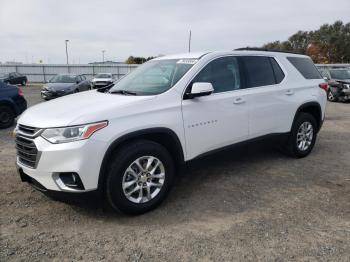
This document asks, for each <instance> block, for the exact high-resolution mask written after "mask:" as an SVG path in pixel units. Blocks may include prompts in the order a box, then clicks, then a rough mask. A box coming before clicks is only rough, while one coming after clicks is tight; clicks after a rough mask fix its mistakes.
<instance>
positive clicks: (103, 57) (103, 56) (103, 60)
mask: <svg viewBox="0 0 350 262" xmlns="http://www.w3.org/2000/svg"><path fill="white" fill-rule="evenodd" d="M105 52H106V50H102V63H104V62H105Z"/></svg>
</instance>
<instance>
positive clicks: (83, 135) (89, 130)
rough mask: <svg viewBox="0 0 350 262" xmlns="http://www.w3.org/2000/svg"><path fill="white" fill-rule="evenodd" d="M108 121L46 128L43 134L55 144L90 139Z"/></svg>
mask: <svg viewBox="0 0 350 262" xmlns="http://www.w3.org/2000/svg"><path fill="white" fill-rule="evenodd" d="M107 125H108V122H107V121H103V122H98V123H93V124H86V125H80V126H70V127H58V128H48V129H45V130H44V131H43V132H42V133H41V136H42V137H43V138H45V139H46V140H47V141H49V142H51V143H53V144H60V143H67V142H73V141H78V140H83V139H88V138H89V137H90V136H92V134H93V133H95V132H96V131H98V130H100V129H102V128H104V127H106V126H107Z"/></svg>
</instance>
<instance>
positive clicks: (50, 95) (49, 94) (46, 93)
mask: <svg viewBox="0 0 350 262" xmlns="http://www.w3.org/2000/svg"><path fill="white" fill-rule="evenodd" d="M72 93H73V92H66V91H56V92H55V91H51V90H41V97H42V98H43V99H45V100H50V99H54V98H57V97H61V96H65V95H69V94H72Z"/></svg>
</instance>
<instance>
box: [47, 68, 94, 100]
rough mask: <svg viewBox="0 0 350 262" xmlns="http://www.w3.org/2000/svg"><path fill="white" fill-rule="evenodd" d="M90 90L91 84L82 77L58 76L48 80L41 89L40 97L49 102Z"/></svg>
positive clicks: (72, 75) (71, 75)
mask: <svg viewBox="0 0 350 262" xmlns="http://www.w3.org/2000/svg"><path fill="white" fill-rule="evenodd" d="M90 89H91V84H90V82H89V81H88V80H86V77H85V76H84V75H74V74H60V75H56V76H54V77H53V78H51V79H50V81H49V82H48V83H47V84H45V85H44V86H43V88H42V89H41V97H42V98H43V99H45V100H50V99H53V98H57V97H60V96H65V95H69V94H73V93H78V92H81V91H86V90H90Z"/></svg>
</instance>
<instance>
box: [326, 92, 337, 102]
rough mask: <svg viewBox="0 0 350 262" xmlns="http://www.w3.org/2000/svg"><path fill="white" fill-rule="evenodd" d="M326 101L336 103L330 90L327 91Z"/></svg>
mask: <svg viewBox="0 0 350 262" xmlns="http://www.w3.org/2000/svg"><path fill="white" fill-rule="evenodd" d="M327 99H328V101H330V102H336V101H337V98H336V97H335V95H334V94H333V92H332V91H331V90H328V91H327Z"/></svg>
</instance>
